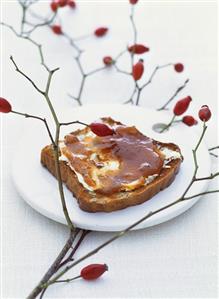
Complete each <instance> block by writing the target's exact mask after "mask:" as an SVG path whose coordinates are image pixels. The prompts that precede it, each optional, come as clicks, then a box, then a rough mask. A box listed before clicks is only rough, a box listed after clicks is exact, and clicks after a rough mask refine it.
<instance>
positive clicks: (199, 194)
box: [182, 190, 219, 201]
mask: <svg viewBox="0 0 219 299" xmlns="http://www.w3.org/2000/svg"><path fill="white" fill-rule="evenodd" d="M218 192H219V190H212V191H206V192H201V193H198V194H195V195H192V196H188V197H184V198H183V199H182V201H184V200H189V199H192V198H195V197H198V196H201V195H205V194H211V193H218Z"/></svg>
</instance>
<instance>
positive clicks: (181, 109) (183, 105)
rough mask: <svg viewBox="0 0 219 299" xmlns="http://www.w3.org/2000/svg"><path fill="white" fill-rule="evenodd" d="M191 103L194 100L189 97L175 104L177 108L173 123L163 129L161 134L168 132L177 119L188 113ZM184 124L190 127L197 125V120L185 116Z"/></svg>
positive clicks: (174, 111)
mask: <svg viewBox="0 0 219 299" xmlns="http://www.w3.org/2000/svg"><path fill="white" fill-rule="evenodd" d="M191 101H192V98H191V97H190V96H187V97H185V98H183V99H181V100H178V101H177V103H176V104H175V106H174V108H173V117H172V119H171V121H170V122H169V123H168V124H167V125H165V126H164V127H163V128H162V129H161V131H160V133H163V132H164V131H167V130H168V129H169V128H170V127H171V125H172V124H173V123H174V122H175V119H176V117H177V116H181V115H182V114H184V113H185V112H186V111H187V109H188V108H189V105H190V103H191ZM182 121H183V120H182ZM192 122H193V124H192ZM183 123H185V124H186V125H188V126H191V125H195V119H194V120H192V119H191V116H185V118H184V121H183Z"/></svg>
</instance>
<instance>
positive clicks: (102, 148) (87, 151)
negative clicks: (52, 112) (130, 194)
mask: <svg viewBox="0 0 219 299" xmlns="http://www.w3.org/2000/svg"><path fill="white" fill-rule="evenodd" d="M114 130H115V133H114V134H113V135H110V136H105V137H98V136H96V135H94V134H93V133H92V132H90V131H89V128H87V129H86V132H87V133H86V134H84V135H80V132H79V134H78V135H77V137H76V136H75V135H71V134H69V135H67V136H66V137H65V147H63V148H62V153H63V154H64V156H65V157H67V159H68V162H69V163H70V166H71V168H72V169H73V170H74V171H75V172H76V173H79V174H80V175H81V176H82V177H83V180H84V182H85V183H86V184H87V185H88V186H90V187H91V189H92V190H95V191H96V192H99V193H102V194H113V193H115V192H118V191H129V190H135V189H137V188H139V187H141V186H142V185H144V184H145V179H146V178H147V177H148V176H151V175H155V174H157V175H159V173H160V171H161V169H162V167H163V162H164V158H163V156H162V155H161V154H159V153H158V151H157V148H156V146H155V145H154V144H153V141H152V139H150V138H148V137H146V136H144V135H143V134H141V133H140V132H139V131H138V130H137V129H136V128H135V127H126V126H123V125H118V126H116V127H115V128H114Z"/></svg>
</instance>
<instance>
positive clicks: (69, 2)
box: [67, 0, 76, 8]
mask: <svg viewBox="0 0 219 299" xmlns="http://www.w3.org/2000/svg"><path fill="white" fill-rule="evenodd" d="M67 4H68V6H69V7H71V8H75V7H76V3H75V1H73V0H69V1H68V3H67Z"/></svg>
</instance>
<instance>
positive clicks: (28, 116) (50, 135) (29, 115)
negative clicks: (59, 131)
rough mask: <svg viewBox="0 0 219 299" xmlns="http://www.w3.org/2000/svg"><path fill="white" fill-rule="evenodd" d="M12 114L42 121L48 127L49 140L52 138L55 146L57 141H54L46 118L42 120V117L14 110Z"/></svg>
mask: <svg viewBox="0 0 219 299" xmlns="http://www.w3.org/2000/svg"><path fill="white" fill-rule="evenodd" d="M11 113H14V114H18V115H22V116H24V117H26V118H35V119H37V120H41V121H42V122H43V123H44V124H45V126H46V130H47V132H48V135H49V138H50V140H51V142H52V144H53V145H55V141H54V139H53V137H52V133H51V131H50V128H49V125H48V123H47V121H46V119H45V118H42V117H39V116H36V115H31V114H27V113H21V112H17V111H14V110H12V111H11Z"/></svg>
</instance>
